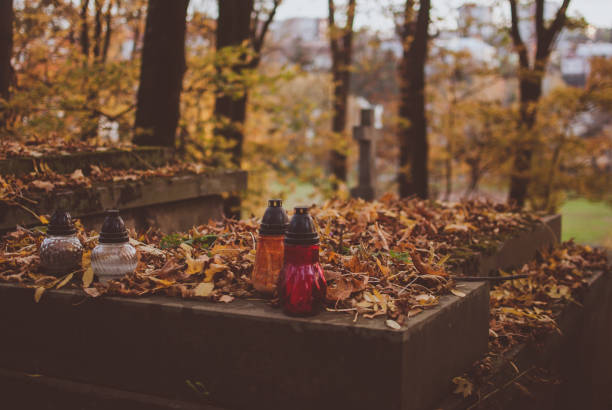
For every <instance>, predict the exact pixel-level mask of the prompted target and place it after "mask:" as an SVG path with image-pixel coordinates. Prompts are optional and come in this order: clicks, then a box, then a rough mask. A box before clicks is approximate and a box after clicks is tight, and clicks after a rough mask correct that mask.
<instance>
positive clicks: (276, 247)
mask: <svg viewBox="0 0 612 410" xmlns="http://www.w3.org/2000/svg"><path fill="white" fill-rule="evenodd" d="M288 225H289V217H288V216H287V212H285V210H284V209H283V201H282V200H280V199H270V200H269V201H268V208H267V209H266V212H265V213H264V215H263V218H262V219H261V225H260V228H259V236H258V237H257V253H256V254H255V266H254V267H253V274H252V275H251V283H252V284H253V287H254V288H255V289H256V290H257V291H259V292H261V293H264V294H266V295H272V294H273V293H274V291H275V290H276V284H277V281H278V274H279V272H280V270H281V269H282V267H283V258H284V253H285V244H284V239H285V231H286V230H287V226H288Z"/></svg>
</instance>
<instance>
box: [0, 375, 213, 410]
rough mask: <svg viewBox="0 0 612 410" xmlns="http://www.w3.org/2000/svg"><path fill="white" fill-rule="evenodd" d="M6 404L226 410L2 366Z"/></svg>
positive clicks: (21, 408)
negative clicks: (12, 369) (3, 367)
mask: <svg viewBox="0 0 612 410" xmlns="http://www.w3.org/2000/svg"><path fill="white" fill-rule="evenodd" d="M0 386H2V387H1V388H0V389H1V392H2V404H3V406H5V407H4V408H7V409H11V410H30V409H37V410H56V409H57V410H60V409H61V410H66V409H79V410H116V409H130V410H179V409H180V410H222V409H221V408H219V407H213V406H210V405H206V404H199V403H195V402H185V401H179V400H169V399H167V398H164V397H159V396H150V395H145V394H140V393H134V392H129V391H123V390H117V389H113V388H109V387H102V386H95V385H91V384H85V383H78V382H74V381H70V380H64V379H57V378H53V377H48V376H44V375H41V374H27V373H22V372H16V371H11V370H7V369H0Z"/></svg>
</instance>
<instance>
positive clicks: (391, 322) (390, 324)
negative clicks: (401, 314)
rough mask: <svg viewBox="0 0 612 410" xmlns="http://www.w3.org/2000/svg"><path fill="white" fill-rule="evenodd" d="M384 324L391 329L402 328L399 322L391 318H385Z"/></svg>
mask: <svg viewBox="0 0 612 410" xmlns="http://www.w3.org/2000/svg"><path fill="white" fill-rule="evenodd" d="M385 324H386V325H387V327H390V328H391V329H395V330H400V329H401V328H402V327H401V326H400V324H399V323H397V322H396V321H395V320H392V319H387V320H386V321H385Z"/></svg>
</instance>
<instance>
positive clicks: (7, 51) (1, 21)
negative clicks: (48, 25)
mask: <svg viewBox="0 0 612 410" xmlns="http://www.w3.org/2000/svg"><path fill="white" fill-rule="evenodd" d="M12 54H13V0H0V99H2V100H5V101H8V100H9V98H10V85H11V78H12V73H13V69H12V67H11V56H12ZM2 105H3V103H2V102H0V130H4V129H5V128H6V126H7V124H6V123H7V122H8V115H7V110H6V109H4V108H3V107H2Z"/></svg>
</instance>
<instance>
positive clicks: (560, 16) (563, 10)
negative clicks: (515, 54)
mask: <svg viewBox="0 0 612 410" xmlns="http://www.w3.org/2000/svg"><path fill="white" fill-rule="evenodd" d="M569 4H570V0H563V3H562V4H561V7H559V10H557V14H556V15H555V19H554V20H553V22H552V23H551V24H550V27H548V28H547V29H546V28H545V29H544V30H543V32H542V41H541V42H540V39H539V38H538V50H537V57H538V59H541V58H543V59H547V58H548V56H550V53H551V51H552V44H553V42H554V41H555V38H556V37H557V35H558V34H559V33H560V32H561V30H562V29H563V27H564V26H565V22H566V20H567V15H566V14H567V8H568V7H569ZM540 43H541V46H542V49H541V50H540V47H539V46H540Z"/></svg>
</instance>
